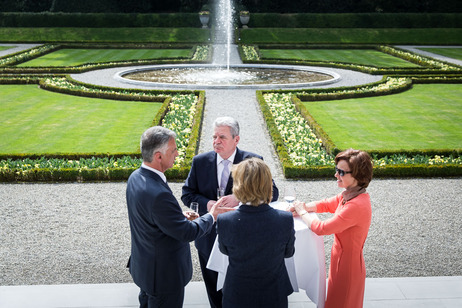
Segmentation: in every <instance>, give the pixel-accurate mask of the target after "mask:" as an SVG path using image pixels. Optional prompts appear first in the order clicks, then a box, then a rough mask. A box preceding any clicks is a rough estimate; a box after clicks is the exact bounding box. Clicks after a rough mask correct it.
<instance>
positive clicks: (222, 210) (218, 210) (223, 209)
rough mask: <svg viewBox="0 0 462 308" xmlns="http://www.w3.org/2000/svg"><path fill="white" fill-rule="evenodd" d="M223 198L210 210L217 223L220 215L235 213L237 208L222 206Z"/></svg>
mask: <svg viewBox="0 0 462 308" xmlns="http://www.w3.org/2000/svg"><path fill="white" fill-rule="evenodd" d="M222 200H223V198H221V199H220V200H218V201H217V202H215V204H214V205H213V206H212V208H211V209H210V210H209V213H210V214H212V216H213V218H214V219H215V221H216V220H217V217H218V215H219V214H221V213H226V212H229V211H234V210H235V208H232V207H225V206H223V205H222V203H223V201H222Z"/></svg>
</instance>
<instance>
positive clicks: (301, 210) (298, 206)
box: [294, 200, 307, 216]
mask: <svg viewBox="0 0 462 308" xmlns="http://www.w3.org/2000/svg"><path fill="white" fill-rule="evenodd" d="M294 208H295V211H296V212H297V214H298V216H302V215H304V214H306V213H307V211H306V209H305V202H301V201H297V200H296V201H295V202H294Z"/></svg>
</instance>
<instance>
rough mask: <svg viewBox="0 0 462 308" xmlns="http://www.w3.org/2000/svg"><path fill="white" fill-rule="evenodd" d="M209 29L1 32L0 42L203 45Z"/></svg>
mask: <svg viewBox="0 0 462 308" xmlns="http://www.w3.org/2000/svg"><path fill="white" fill-rule="evenodd" d="M209 37H210V30H209V29H201V28H19V27H18V28H1V27H0V42H5V43H6V42H28V43H31V42H37V43H49V42H73V43H78V42H119V43H128V42H143V43H197V42H207V40H208V38H209Z"/></svg>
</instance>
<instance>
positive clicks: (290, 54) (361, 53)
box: [260, 49, 418, 67]
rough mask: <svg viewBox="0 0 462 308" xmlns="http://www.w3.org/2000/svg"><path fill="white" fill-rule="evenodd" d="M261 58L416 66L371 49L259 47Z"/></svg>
mask: <svg viewBox="0 0 462 308" xmlns="http://www.w3.org/2000/svg"><path fill="white" fill-rule="evenodd" d="M260 52H261V54H262V57H263V58H274V59H290V60H311V61H335V62H346V63H354V64H363V65H374V66H378V67H418V65H416V64H413V63H411V62H408V61H405V60H403V59H400V58H397V57H393V56H391V55H388V54H386V53H383V52H380V51H377V50H372V49H260Z"/></svg>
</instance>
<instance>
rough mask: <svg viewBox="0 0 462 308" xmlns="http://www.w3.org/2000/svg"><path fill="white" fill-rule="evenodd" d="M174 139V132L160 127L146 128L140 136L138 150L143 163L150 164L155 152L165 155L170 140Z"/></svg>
mask: <svg viewBox="0 0 462 308" xmlns="http://www.w3.org/2000/svg"><path fill="white" fill-rule="evenodd" d="M172 138H173V139H175V138H176V134H175V132H173V131H171V130H169V129H168V128H165V127H162V126H153V127H150V128H148V129H147V130H146V131H145V132H144V133H143V135H141V140H140V149H141V156H142V157H143V161H145V162H148V163H150V162H152V156H153V154H154V153H156V152H161V153H163V154H165V151H166V150H167V147H168V142H169V141H170V139H172Z"/></svg>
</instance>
